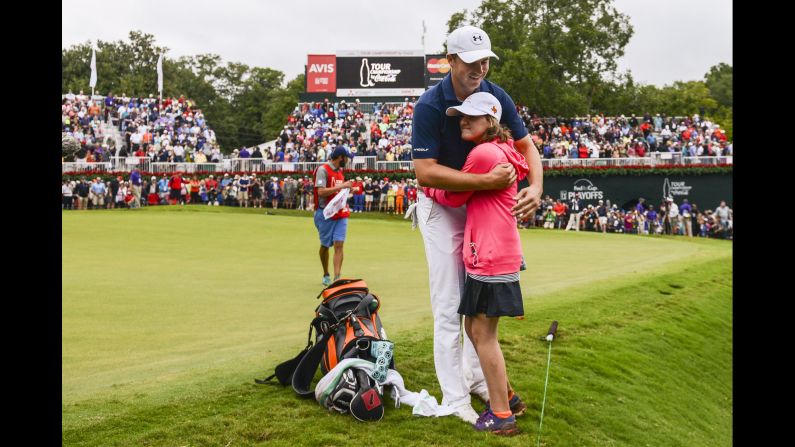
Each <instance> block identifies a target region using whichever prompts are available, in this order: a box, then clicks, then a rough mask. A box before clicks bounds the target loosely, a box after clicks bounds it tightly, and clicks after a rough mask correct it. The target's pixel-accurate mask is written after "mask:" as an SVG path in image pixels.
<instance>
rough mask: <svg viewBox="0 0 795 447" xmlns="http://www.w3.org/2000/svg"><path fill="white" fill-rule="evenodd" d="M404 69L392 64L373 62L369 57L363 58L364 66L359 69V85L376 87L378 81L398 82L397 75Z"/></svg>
mask: <svg viewBox="0 0 795 447" xmlns="http://www.w3.org/2000/svg"><path fill="white" fill-rule="evenodd" d="M401 71H402V70H400V69H393V68H392V64H391V63H388V62H385V63H373V64H371V63H370V62H369V61H368V60H367V58H364V59H362V67H361V68H360V69H359V85H360V86H362V87H375V86H376V85H378V84H376V83H396V82H397V77H398V75H399V74H400V72H401Z"/></svg>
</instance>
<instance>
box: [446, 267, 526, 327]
mask: <svg viewBox="0 0 795 447" xmlns="http://www.w3.org/2000/svg"><path fill="white" fill-rule="evenodd" d="M458 313H459V314H461V315H466V316H470V317H473V316H475V315H478V314H486V316H487V317H518V316H522V315H524V305H523V304H522V290H521V288H520V287H519V281H514V282H500V283H492V282H483V281H478V280H477V279H473V278H470V277H469V275H467V277H466V280H465V282H464V293H463V294H462V296H461V304H460V305H459V306H458Z"/></svg>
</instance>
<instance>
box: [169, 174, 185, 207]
mask: <svg viewBox="0 0 795 447" xmlns="http://www.w3.org/2000/svg"><path fill="white" fill-rule="evenodd" d="M168 187H169V189H170V191H171V192H170V196H169V203H171V204H172V205H176V204H177V202H181V200H182V193H181V191H182V174H180V173H179V172H176V173H175V174H174V175H173V176H171V180H169V182H168Z"/></svg>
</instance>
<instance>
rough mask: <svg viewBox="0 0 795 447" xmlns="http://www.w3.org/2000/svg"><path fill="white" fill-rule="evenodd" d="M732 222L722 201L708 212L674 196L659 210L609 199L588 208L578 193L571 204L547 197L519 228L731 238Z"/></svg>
mask: <svg viewBox="0 0 795 447" xmlns="http://www.w3.org/2000/svg"><path fill="white" fill-rule="evenodd" d="M733 222H734V211H733V210H732V209H731V208H729V207H728V206H727V205H726V201H723V200H722V201H721V202H720V206H718V207H716V208H715V209H714V210H712V209H708V210H706V211H702V210H700V209H699V208H698V205H697V204H690V203H689V202H688V199H683V200H682V203H681V204H677V203H676V201H675V200H674V198H673V197H667V198H665V199H664V200H663V201H662V202H661V203H660V205H659V206H658V207H656V208H655V206H654V205H651V204H648V203H646V201H645V199H643V198H640V199H639V200H638V201H637V203H636V204H634V205H633V206H628V207H627V209H623V208H620V207H618V205H616V204H611V203H610V200H607V201H604V200H599V201H598V203H597V204H596V206H594V205H593V204H589V205H585V203H584V201H583V200H582V199H580V197H579V193H577V195H576V196H575V197H574V198H573V199H572V200H570V201H562V200H560V199H557V200H552V198H551V197H549V196H546V197H545V198H544V199H543V200H542V202H541V206H539V207H538V209H537V210H536V213H535V216H533V219H526V220H524V221H521V222H520V223H519V225H520V227H524V228H529V227H539V228H548V229H561V230H564V231H571V230H573V231H580V230H583V231H596V232H602V233H626V234H640V235H643V234H645V235H649V234H668V235H681V236H688V237H694V236H695V237H708V238H718V239H732V238H733V227H734V225H733Z"/></svg>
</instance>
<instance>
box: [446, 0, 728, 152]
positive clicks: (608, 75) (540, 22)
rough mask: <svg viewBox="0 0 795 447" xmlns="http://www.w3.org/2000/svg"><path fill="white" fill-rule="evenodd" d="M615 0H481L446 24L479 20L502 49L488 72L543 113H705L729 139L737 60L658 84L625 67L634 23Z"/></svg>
mask: <svg viewBox="0 0 795 447" xmlns="http://www.w3.org/2000/svg"><path fill="white" fill-rule="evenodd" d="M613 3H614V1H613V0H483V1H482V2H481V4H480V5H479V6H478V7H477V8H475V9H474V10H473V11H471V12H470V11H467V10H466V9H465V10H462V11H459V12H456V13H454V14H452V16H451V17H450V20H449V21H448V22H447V27H448V32H452V31H453V30H454V29H456V28H458V27H460V26H462V25H474V26H477V27H479V28H481V29H483V30H484V31H486V33H488V35H489V38H490V39H491V45H492V50H493V51H494V52H495V53H497V54H498V55H500V59H499V60H492V61H491V64H490V65H491V68H490V70H489V79H490V80H491V81H493V82H495V83H497V84H499V85H500V86H501V87H503V88H505V89H506V91H508V92H510V94H511V96H512V97H513V98H514V101H516V102H517V103H521V104H522V105H526V106H528V107H529V109H530V110H531V111H532V112H534V113H537V114H538V115H539V116H564V117H571V116H584V115H586V114H592V115H593V114H597V113H604V114H605V115H607V116H617V115H621V114H624V115H627V116H629V115H630V114H631V113H635V114H636V115H638V116H642V115H643V114H644V113H647V112H648V113H651V114H655V113H664V114H666V115H668V116H685V115H693V114H699V115H700V116H702V117H707V118H710V119H712V120H714V121H715V122H717V123H719V124H720V125H721V128H725V129H726V130H727V133H728V137H729V138H730V139H731V130H732V91H733V90H732V79H733V78H732V67H731V66H730V65H728V64H725V63H721V64H718V65H715V66H713V67H711V68H710V69H709V71H708V72H707V73H706V74H705V75H704V79H702V80H692V81H676V82H674V83H673V84H671V85H665V86H663V87H657V86H655V85H643V84H640V83H637V82H635V80H634V79H633V78H632V74H631V73H630V72H626V73H619V72H618V68H617V63H618V60H619V59H620V58H621V57H622V56H623V55H624V49H625V47H626V45H627V43H629V40H630V38H631V37H632V35H633V33H634V30H633V28H632V25H631V24H630V21H629V17H628V16H627V15H626V14H622V13H620V12H619V11H617V10H616V8H615V6H614V4H613Z"/></svg>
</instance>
